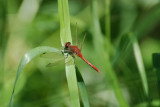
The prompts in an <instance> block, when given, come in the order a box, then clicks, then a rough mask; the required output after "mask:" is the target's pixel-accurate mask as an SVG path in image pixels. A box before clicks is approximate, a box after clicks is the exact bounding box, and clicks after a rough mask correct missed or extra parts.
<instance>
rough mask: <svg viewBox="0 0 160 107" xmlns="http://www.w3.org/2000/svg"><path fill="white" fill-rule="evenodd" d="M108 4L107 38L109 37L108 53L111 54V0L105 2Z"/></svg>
mask: <svg viewBox="0 0 160 107" xmlns="http://www.w3.org/2000/svg"><path fill="white" fill-rule="evenodd" d="M105 2H106V21H105V22H106V37H107V52H108V54H110V44H111V43H110V41H111V40H110V39H111V37H110V36H111V21H110V2H111V1H110V0H105Z"/></svg>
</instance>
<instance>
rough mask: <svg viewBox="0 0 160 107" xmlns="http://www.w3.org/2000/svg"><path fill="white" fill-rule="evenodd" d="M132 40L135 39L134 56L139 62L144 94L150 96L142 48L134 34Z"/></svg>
mask: <svg viewBox="0 0 160 107" xmlns="http://www.w3.org/2000/svg"><path fill="white" fill-rule="evenodd" d="M132 38H133V50H134V56H135V58H136V62H137V66H138V70H139V74H140V77H141V80H142V85H143V88H144V92H145V94H146V96H148V82H147V76H146V72H145V67H144V64H143V60H142V55H141V51H140V47H139V45H138V41H137V39H136V38H135V37H134V35H133V34H132Z"/></svg>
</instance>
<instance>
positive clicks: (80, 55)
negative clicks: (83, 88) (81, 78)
mask: <svg viewBox="0 0 160 107" xmlns="http://www.w3.org/2000/svg"><path fill="white" fill-rule="evenodd" d="M78 56H79V57H80V58H82V59H83V60H84V61H85V62H86V63H87V64H88V65H90V66H91V67H92V68H93V69H95V70H96V71H97V72H99V73H100V71H99V70H98V69H97V68H96V67H95V66H94V65H93V64H91V63H90V62H89V61H88V60H86V59H85V58H84V57H83V56H82V54H79V55H78Z"/></svg>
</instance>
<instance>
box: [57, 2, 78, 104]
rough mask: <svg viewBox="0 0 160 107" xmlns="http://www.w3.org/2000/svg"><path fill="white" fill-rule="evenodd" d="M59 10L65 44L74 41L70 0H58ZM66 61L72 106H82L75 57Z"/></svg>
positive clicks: (63, 42) (62, 40)
mask: <svg viewBox="0 0 160 107" xmlns="http://www.w3.org/2000/svg"><path fill="white" fill-rule="evenodd" d="M58 12H59V17H60V37H61V43H62V46H64V44H65V43H66V42H71V43H72V37H71V31H70V16H69V7H68V0H58ZM65 62H70V63H66V65H65V68H66V77H67V82H68V88H69V93H70V100H71V104H72V107H80V102H79V93H78V85H77V78H76V71H75V65H74V59H73V57H71V56H69V57H65Z"/></svg>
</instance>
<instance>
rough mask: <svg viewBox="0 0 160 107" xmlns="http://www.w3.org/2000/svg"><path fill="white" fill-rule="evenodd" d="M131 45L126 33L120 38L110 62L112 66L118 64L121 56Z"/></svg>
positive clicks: (128, 35)
mask: <svg viewBox="0 0 160 107" xmlns="http://www.w3.org/2000/svg"><path fill="white" fill-rule="evenodd" d="M131 44H132V39H131V38H130V33H127V34H125V35H123V36H121V39H120V42H119V45H118V48H117V50H116V54H115V57H114V59H113V60H112V65H113V66H115V65H116V63H118V62H119V60H121V59H122V58H123V55H125V54H126V53H127V51H128V49H129V47H130V46H131Z"/></svg>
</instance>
